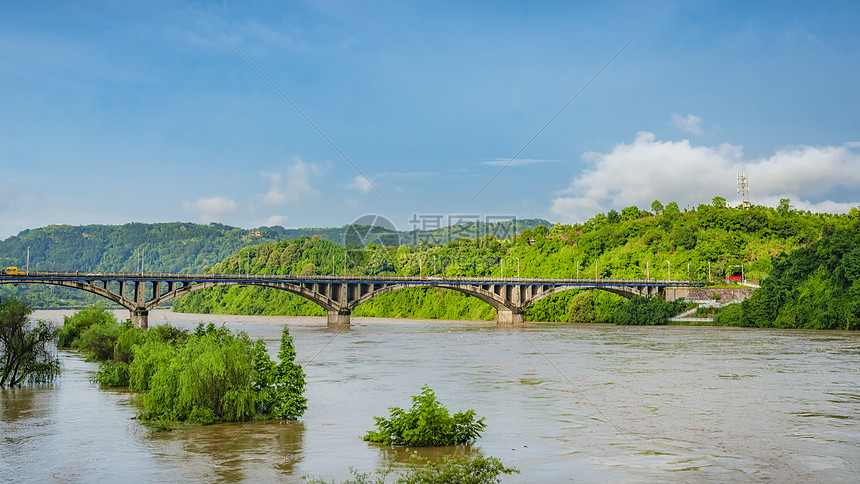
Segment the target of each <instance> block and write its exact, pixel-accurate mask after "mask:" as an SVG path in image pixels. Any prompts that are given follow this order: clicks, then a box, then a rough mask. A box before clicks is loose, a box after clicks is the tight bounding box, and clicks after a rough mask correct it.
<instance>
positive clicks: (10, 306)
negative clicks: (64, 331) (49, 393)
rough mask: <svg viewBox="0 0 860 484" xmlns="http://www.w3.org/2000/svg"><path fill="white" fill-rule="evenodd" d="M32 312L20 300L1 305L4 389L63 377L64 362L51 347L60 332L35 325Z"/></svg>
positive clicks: (1, 381)
mask: <svg viewBox="0 0 860 484" xmlns="http://www.w3.org/2000/svg"><path fill="white" fill-rule="evenodd" d="M32 312H33V311H32V310H31V309H30V308H28V307H27V306H25V305H23V304H21V303H20V302H18V300H17V299H14V298H12V299H6V300H3V301H0V387H5V386H10V387H14V386H18V385H20V384H21V383H23V382H25V381H29V382H33V383H41V382H49V381H52V380H53V379H54V378H55V377H56V376H57V375H59V374H60V360H59V358H57V355H56V354H55V353H54V352H53V351H52V349H51V347H50V345H49V343H51V341H53V340H54V338H56V336H57V329H56V328H54V327H52V326H51V325H49V324H48V323H46V322H44V321H36V322H31V321H30V319H29V316H30V314H31V313H32Z"/></svg>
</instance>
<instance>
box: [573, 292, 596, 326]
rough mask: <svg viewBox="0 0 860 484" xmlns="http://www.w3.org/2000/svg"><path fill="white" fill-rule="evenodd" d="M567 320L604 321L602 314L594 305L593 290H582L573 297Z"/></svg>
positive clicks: (574, 321) (580, 321) (575, 321)
mask: <svg viewBox="0 0 860 484" xmlns="http://www.w3.org/2000/svg"><path fill="white" fill-rule="evenodd" d="M567 321H568V322H570V323H597V322H600V321H602V318H601V314H600V313H599V312H598V311H597V308H595V307H594V294H593V293H592V292H591V291H582V292H580V293H579V294H577V295H576V296H575V297H574V298H573V301H571V304H570V311H569V312H568V315H567Z"/></svg>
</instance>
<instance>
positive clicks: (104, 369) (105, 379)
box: [95, 360, 129, 387]
mask: <svg viewBox="0 0 860 484" xmlns="http://www.w3.org/2000/svg"><path fill="white" fill-rule="evenodd" d="M128 376H129V371H128V363H125V362H122V361H114V360H108V361H105V362H102V363H101V364H100V365H99V371H98V374H97V376H96V377H95V380H96V381H97V382H99V384H101V385H104V386H106V387H127V386H128Z"/></svg>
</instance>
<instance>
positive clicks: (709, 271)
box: [708, 261, 711, 283]
mask: <svg viewBox="0 0 860 484" xmlns="http://www.w3.org/2000/svg"><path fill="white" fill-rule="evenodd" d="M710 282H711V261H708V283H710Z"/></svg>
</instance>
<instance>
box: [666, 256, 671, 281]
mask: <svg viewBox="0 0 860 484" xmlns="http://www.w3.org/2000/svg"><path fill="white" fill-rule="evenodd" d="M666 264H669V272H667V274H668V277H667V279H669V280H671V279H672V263H671V262H669V261H666Z"/></svg>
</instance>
